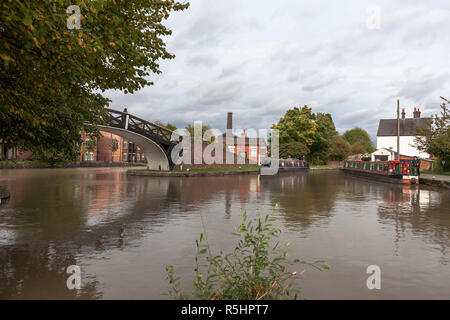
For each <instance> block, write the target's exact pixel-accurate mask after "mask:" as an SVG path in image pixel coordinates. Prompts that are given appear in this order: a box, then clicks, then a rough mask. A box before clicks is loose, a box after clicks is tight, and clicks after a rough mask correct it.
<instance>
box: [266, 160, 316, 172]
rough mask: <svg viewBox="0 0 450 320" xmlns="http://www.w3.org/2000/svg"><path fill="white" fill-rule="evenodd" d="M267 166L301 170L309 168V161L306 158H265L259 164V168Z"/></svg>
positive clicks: (284, 169) (280, 169)
mask: <svg viewBox="0 0 450 320" xmlns="http://www.w3.org/2000/svg"><path fill="white" fill-rule="evenodd" d="M269 167H271V168H276V167H277V168H278V171H302V170H309V163H308V162H307V161H306V160H297V159H274V158H267V159H265V161H263V163H262V164H261V168H269Z"/></svg>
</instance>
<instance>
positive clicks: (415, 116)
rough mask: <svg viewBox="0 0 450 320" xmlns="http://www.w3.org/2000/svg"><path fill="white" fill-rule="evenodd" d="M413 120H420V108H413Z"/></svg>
mask: <svg viewBox="0 0 450 320" xmlns="http://www.w3.org/2000/svg"><path fill="white" fill-rule="evenodd" d="M413 115H414V118H420V108H417V109H416V108H414V114H413Z"/></svg>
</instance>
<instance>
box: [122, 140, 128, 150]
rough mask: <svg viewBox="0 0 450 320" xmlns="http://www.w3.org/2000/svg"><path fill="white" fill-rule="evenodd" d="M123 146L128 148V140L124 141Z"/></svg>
mask: <svg viewBox="0 0 450 320" xmlns="http://www.w3.org/2000/svg"><path fill="white" fill-rule="evenodd" d="M123 148H124V149H128V142H127V141H124V142H123Z"/></svg>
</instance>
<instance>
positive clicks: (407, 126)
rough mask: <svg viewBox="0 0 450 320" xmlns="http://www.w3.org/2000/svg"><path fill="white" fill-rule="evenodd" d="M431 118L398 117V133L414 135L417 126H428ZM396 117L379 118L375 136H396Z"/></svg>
mask: <svg viewBox="0 0 450 320" xmlns="http://www.w3.org/2000/svg"><path fill="white" fill-rule="evenodd" d="M431 120H432V118H408V119H400V135H401V136H415V135H417V128H419V127H422V128H424V127H427V126H430V124H431ZM396 135H397V119H381V120H380V123H379V125H378V132H377V137H381V136H396Z"/></svg>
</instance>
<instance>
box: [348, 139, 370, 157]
mask: <svg viewBox="0 0 450 320" xmlns="http://www.w3.org/2000/svg"><path fill="white" fill-rule="evenodd" d="M366 150H367V149H366V148H365V147H364V146H363V145H362V144H361V143H360V142H359V141H356V142H355V143H354V144H352V145H351V146H350V151H351V154H364V153H366Z"/></svg>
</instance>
